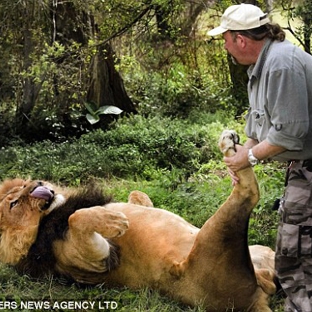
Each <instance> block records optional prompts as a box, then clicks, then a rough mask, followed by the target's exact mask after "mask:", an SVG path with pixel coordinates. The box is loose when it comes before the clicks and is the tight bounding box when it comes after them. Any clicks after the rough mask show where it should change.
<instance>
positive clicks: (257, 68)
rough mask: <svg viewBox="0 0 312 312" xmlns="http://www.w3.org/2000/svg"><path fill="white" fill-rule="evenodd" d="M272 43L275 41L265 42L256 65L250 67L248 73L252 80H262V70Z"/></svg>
mask: <svg viewBox="0 0 312 312" xmlns="http://www.w3.org/2000/svg"><path fill="white" fill-rule="evenodd" d="M272 42H273V41H272V40H271V39H266V41H265V43H264V45H263V47H262V49H261V51H260V54H259V57H258V59H257V62H256V64H253V65H250V66H249V68H248V70H247V73H248V76H249V79H250V80H252V78H254V79H259V78H260V76H261V72H262V68H263V66H264V63H265V61H266V59H267V55H268V51H269V49H270V47H271V44H272Z"/></svg>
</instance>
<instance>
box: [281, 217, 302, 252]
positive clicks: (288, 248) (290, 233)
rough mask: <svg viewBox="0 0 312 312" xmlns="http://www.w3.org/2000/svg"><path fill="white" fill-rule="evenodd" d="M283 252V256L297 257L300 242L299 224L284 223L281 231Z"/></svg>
mask: <svg viewBox="0 0 312 312" xmlns="http://www.w3.org/2000/svg"><path fill="white" fill-rule="evenodd" d="M281 234H282V235H281V253H282V255H283V256H287V257H293V258H297V257H298V255H299V253H298V243H299V225H294V224H287V223H284V224H283V226H282V233H281Z"/></svg>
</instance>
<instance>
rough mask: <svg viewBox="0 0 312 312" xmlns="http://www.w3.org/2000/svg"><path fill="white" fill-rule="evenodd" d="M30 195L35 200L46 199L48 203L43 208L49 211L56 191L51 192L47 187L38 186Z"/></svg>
mask: <svg viewBox="0 0 312 312" xmlns="http://www.w3.org/2000/svg"><path fill="white" fill-rule="evenodd" d="M30 195H31V196H32V197H35V198H40V199H44V200H45V201H46V204H45V205H44V206H43V207H42V209H43V210H45V209H48V208H49V207H50V204H51V203H52V201H53V198H54V191H53V190H50V189H49V188H47V187H45V186H37V187H36V188H35V189H34V190H33V191H32V192H31V193H30Z"/></svg>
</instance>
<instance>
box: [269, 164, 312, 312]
mask: <svg viewBox="0 0 312 312" xmlns="http://www.w3.org/2000/svg"><path fill="white" fill-rule="evenodd" d="M311 162H312V161H311ZM279 213H280V223H279V227H278V234H277V242H276V256H275V266H276V272H277V276H278V279H279V281H280V283H281V286H282V288H283V290H284V291H285V293H286V295H287V299H286V302H285V312H290V311H292V312H293V311H297V312H312V168H311V167H310V166H308V167H307V165H306V163H303V162H293V163H292V165H291V167H290V170H289V178H288V185H287V187H286V189H285V194H284V198H283V199H282V200H281V204H280V207H279Z"/></svg>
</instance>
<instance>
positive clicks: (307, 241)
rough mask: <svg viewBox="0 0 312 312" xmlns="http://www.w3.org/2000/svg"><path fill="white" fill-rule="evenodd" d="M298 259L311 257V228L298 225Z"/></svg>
mask: <svg viewBox="0 0 312 312" xmlns="http://www.w3.org/2000/svg"><path fill="white" fill-rule="evenodd" d="M298 257H299V258H311V257H312V226H310V225H299V242H298Z"/></svg>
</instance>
